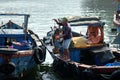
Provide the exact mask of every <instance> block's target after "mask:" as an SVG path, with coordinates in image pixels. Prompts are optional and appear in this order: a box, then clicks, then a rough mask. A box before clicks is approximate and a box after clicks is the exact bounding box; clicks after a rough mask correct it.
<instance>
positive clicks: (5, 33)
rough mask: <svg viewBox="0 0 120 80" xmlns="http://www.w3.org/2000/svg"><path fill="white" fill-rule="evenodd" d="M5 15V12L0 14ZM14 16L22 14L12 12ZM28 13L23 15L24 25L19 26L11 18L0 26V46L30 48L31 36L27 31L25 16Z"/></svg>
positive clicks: (26, 16)
mask: <svg viewBox="0 0 120 80" xmlns="http://www.w3.org/2000/svg"><path fill="white" fill-rule="evenodd" d="M0 15H3V16H4V15H6V14H0ZM8 15H9V14H8ZM13 15H15V16H23V15H24V14H21V15H20V14H13ZM10 16H12V14H10ZM28 17H29V15H25V21H24V25H22V26H20V25H18V24H16V23H14V22H12V20H9V21H8V22H7V23H5V24H2V25H1V26H0V48H7V47H8V48H9V46H11V48H14V49H18V50H29V49H31V48H32V42H33V40H32V38H31V35H30V34H29V32H28V31H27V25H26V24H27V18H28Z"/></svg>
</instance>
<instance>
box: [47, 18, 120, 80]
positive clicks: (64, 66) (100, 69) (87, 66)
mask: <svg viewBox="0 0 120 80" xmlns="http://www.w3.org/2000/svg"><path fill="white" fill-rule="evenodd" d="M70 20H71V21H70ZM58 21H60V19H58ZM68 22H69V24H70V25H71V28H73V29H72V30H74V28H75V27H76V28H77V30H78V29H81V31H86V32H85V34H83V32H82V33H78V34H79V35H77V36H76V35H75V36H74V34H73V38H72V42H71V45H70V47H69V52H70V56H69V57H70V60H69V61H66V60H64V58H63V54H64V53H63V52H62V50H63V49H62V47H61V48H59V49H57V50H55V49H54V48H53V51H51V50H49V49H50V48H49V49H48V48H47V50H48V51H49V53H50V54H51V56H52V57H53V59H54V62H53V69H54V71H55V72H58V73H59V74H60V75H61V76H63V77H72V78H74V80H119V78H120V77H119V74H120V62H119V58H120V57H119V56H117V55H115V54H119V52H113V50H111V48H110V47H109V45H108V44H106V43H105V42H104V24H105V23H104V22H102V21H101V20H100V18H98V17H97V18H96V19H92V18H91V17H90V20H89V19H88V18H82V19H78V18H77V19H76V17H72V18H68ZM59 28H60V27H58V29H59ZM84 28H86V29H87V30H84ZM56 30H57V29H56ZM81 31H80V30H79V32H81ZM54 32H55V31H54ZM93 34H94V37H93V38H91V37H92V35H93ZM53 36H54V35H53ZM53 38H54V37H53ZM54 41H55V40H54V39H53V44H54ZM53 46H55V44H54V45H53ZM61 49H62V50H61Z"/></svg>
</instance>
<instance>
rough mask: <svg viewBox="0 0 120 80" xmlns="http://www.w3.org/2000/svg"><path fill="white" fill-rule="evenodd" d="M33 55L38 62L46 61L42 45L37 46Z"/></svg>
mask: <svg viewBox="0 0 120 80" xmlns="http://www.w3.org/2000/svg"><path fill="white" fill-rule="evenodd" d="M33 56H34V61H35V62H36V64H41V63H42V62H43V61H44V53H43V50H42V49H41V48H40V47H35V49H34V55H33Z"/></svg>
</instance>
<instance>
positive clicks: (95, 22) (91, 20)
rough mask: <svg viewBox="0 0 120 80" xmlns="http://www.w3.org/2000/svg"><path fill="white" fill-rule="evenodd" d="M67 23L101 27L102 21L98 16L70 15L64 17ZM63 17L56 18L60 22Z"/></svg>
mask: <svg viewBox="0 0 120 80" xmlns="http://www.w3.org/2000/svg"><path fill="white" fill-rule="evenodd" d="M66 18H67V19H68V23H69V24H70V25H71V26H93V27H103V26H104V25H105V23H104V22H102V21H101V18H100V17H98V16H93V17H92V16H82V17H81V16H72V17H66ZM62 19H63V18H58V21H59V22H61V21H62Z"/></svg>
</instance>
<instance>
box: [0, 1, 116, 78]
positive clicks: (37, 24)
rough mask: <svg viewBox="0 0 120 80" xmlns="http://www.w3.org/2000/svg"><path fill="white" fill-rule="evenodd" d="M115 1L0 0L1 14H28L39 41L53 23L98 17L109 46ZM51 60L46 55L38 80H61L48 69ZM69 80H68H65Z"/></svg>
mask: <svg viewBox="0 0 120 80" xmlns="http://www.w3.org/2000/svg"><path fill="white" fill-rule="evenodd" d="M117 5H118V3H117V2H116V0H0V13H25V14H26V13H27V14H30V15H31V17H30V19H29V25H28V26H29V28H30V29H32V30H33V31H34V32H35V33H37V34H38V36H39V37H40V38H41V39H42V38H43V37H44V36H46V33H47V32H48V31H49V30H50V27H51V26H53V25H54V22H53V20H52V19H54V18H59V17H64V16H82V15H89V16H100V17H101V19H102V21H104V22H105V23H106V25H105V40H106V42H109V41H110V39H109V35H110V34H111V28H112V27H113V23H112V20H113V13H114V11H115V10H116V9H117ZM52 62H53V60H52V58H51V56H50V54H49V53H47V59H46V61H45V62H44V65H47V66H45V67H42V68H45V69H40V70H44V71H39V70H38V72H37V74H38V77H36V78H37V80H39V78H40V80H41V79H42V80H63V79H62V78H61V77H59V76H58V75H56V74H55V73H54V72H53V71H52V69H51V67H49V66H48V65H50V64H52ZM68 80H70V79H68Z"/></svg>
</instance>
